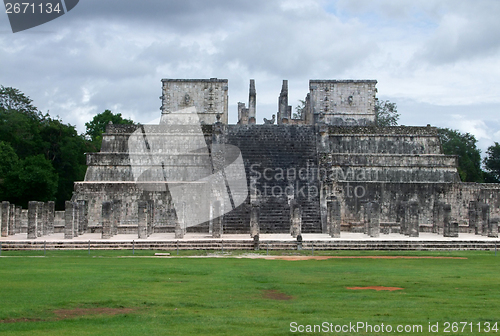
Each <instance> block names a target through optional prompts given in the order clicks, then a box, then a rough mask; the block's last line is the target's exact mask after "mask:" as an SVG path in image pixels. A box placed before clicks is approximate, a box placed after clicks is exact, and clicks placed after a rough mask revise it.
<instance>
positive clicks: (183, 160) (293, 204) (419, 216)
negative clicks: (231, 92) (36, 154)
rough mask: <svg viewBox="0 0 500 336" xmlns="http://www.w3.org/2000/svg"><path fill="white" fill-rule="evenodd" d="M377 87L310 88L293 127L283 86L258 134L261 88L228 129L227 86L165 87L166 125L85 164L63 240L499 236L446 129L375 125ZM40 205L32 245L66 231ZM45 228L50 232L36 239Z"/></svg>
mask: <svg viewBox="0 0 500 336" xmlns="http://www.w3.org/2000/svg"><path fill="white" fill-rule="evenodd" d="M376 84H377V81H375V80H310V82H309V93H307V95H306V97H305V106H304V109H303V111H302V114H301V116H300V118H299V119H296V118H293V117H292V107H291V106H289V103H288V82H287V81H286V80H284V81H283V86H282V90H281V92H280V93H279V96H278V108H277V113H276V114H275V115H273V117H272V119H271V120H268V119H266V118H263V119H264V123H263V124H257V120H258V118H257V90H256V83H255V81H254V80H250V87H249V98H248V103H238V111H237V112H238V123H237V124H236V125H229V124H228V112H229V111H228V81H227V80H226V79H217V78H211V79H163V80H162V96H161V100H162V106H161V115H159V119H158V120H156V121H153V122H151V123H149V124H147V125H140V124H139V125H113V124H110V125H108V127H107V129H106V133H105V134H103V142H102V148H101V152H100V153H89V154H87V165H88V170H87V173H86V176H85V180H84V181H82V182H76V183H75V191H74V195H73V198H72V199H71V200H69V201H68V202H66V211H65V212H64V213H63V215H64V218H62V215H59V217H58V216H57V214H56V218H57V217H58V218H60V219H61V220H60V223H61V222H62V225H61V224H60V225H59V232H62V231H64V238H65V239H72V238H74V237H77V236H79V235H83V234H86V233H94V234H100V238H103V239H108V238H111V237H113V236H115V235H118V234H129V235H130V234H133V235H136V236H135V237H137V238H136V239H146V238H148V237H150V236H151V235H153V234H156V237H158V235H159V234H160V235H170V236H171V237H172V238H173V239H177V240H178V239H183V238H184V235H185V234H188V233H203V234H204V235H205V237H212V238H221V237H223V235H230V234H244V236H245V237H247V238H246V239H247V240H248V239H250V237H251V238H254V239H255V240H257V241H258V239H259V236H262V235H265V234H281V235H283V234H287V235H288V237H289V239H295V238H298V239H299V240H301V239H302V235H303V234H320V235H324V237H326V238H325V239H330V240H332V241H335V238H342V237H343V236H345V235H349V234H352V233H356V234H358V235H362V236H363V237H364V239H366V240H369V239H372V238H379V239H380V238H383V237H384V235H390V234H391V235H392V236H393V237H394V234H397V236H398V237H402V238H404V237H419V235H420V234H422V233H426V234H431V235H433V236H435V237H450V238H452V237H459V235H460V234H469V235H475V236H476V237H480V236H484V239H488V238H496V237H498V218H499V217H500V213H499V211H500V210H499V209H500V197H499V195H500V194H499V190H500V185H498V184H478V183H462V182H460V179H459V175H458V172H457V158H456V157H455V156H447V155H444V154H443V151H442V148H441V144H440V140H439V138H438V133H437V129H436V128H435V127H431V126H430V125H428V126H427V127H408V126H394V127H379V126H377V118H376V114H375V103H376V99H377V98H376V93H377V89H376ZM247 104H248V105H247ZM235 112H236V111H235ZM32 203H33V204H30V206H31V207H32V208H33V209H32V210H31V208H30V210H29V214H28V223H27V228H26V229H25V230H27V232H28V239H30V238H37V237H40V236H41V235H43V232H42V233H40V232H39V231H43V230H46V231H47V232H54V230H55V232H57V231H58V226H57V225H55V229H54V223H53V222H54V219H53V218H54V214H53V212H54V211H53V204H52V205H51V206H52V211H49V210H47V209H49V208H50V207H48V206H47V205H45V207H44V206H43V204H42V205H40V204H38V203H37V202H32ZM3 208H4V209H5V211H4V212H3V213H2V218H4V217H5V218H8V217H9V215H8V211H9V210H8V209H9V205H7V204H5V205H3ZM44 209H45V210H44ZM11 211H12V210H11ZM5 212H7V214H4V213H5ZM43 213H47V214H48V215H46V216H45V217H43V216H42V215H40V214H43ZM37 214H39V215H38V216H37ZM14 218H15V216H14ZM36 218H39V219H38V220H37V219H36ZM40 218H52V223H51V224H50V223H49V224H43V225H41V224H38V228H37V224H36V223H37V222H39V223H40ZM6 221H8V220H6ZM45 222H46V221H45ZM45 222H44V223H45ZM2 223H3V222H2ZM19 225H21V224H19ZM40 226H41V227H43V230H42V229H40ZM45 227H47V229H45ZM7 230H8V229H5V230H4V225H2V234H4V233H5V232H7ZM14 230H15V229H14ZM18 231H19V232H21V231H20V229H19V230H18ZM37 232H38V234H37ZM5 234H7V233H5ZM174 237H175V238H174Z"/></svg>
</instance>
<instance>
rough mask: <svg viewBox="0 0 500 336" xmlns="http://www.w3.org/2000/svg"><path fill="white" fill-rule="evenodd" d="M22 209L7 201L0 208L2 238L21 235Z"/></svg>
mask: <svg viewBox="0 0 500 336" xmlns="http://www.w3.org/2000/svg"><path fill="white" fill-rule="evenodd" d="M21 212H22V208H21V207H20V206H16V205H15V204H11V203H9V202H7V201H4V202H2V204H1V206H0V233H1V236H2V237H8V236H13V235H15V234H17V233H21Z"/></svg>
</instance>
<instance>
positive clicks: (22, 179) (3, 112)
mask: <svg viewBox="0 0 500 336" xmlns="http://www.w3.org/2000/svg"><path fill="white" fill-rule="evenodd" d="M299 107H300V106H299ZM297 110H299V109H297ZM297 112H301V111H297ZM376 114H377V120H378V124H379V126H395V125H397V121H398V118H399V114H398V113H397V106H396V104H394V103H391V102H389V101H380V102H377V106H376ZM110 121H111V122H113V124H134V122H133V121H132V120H130V119H125V118H123V117H122V116H121V114H120V113H116V114H115V113H112V112H111V111H110V110H105V111H104V112H102V113H99V114H97V115H96V116H94V117H93V119H92V120H91V121H89V122H87V123H85V127H86V132H85V133H83V134H78V132H77V130H76V128H75V126H73V125H70V124H65V123H64V122H63V121H62V120H61V119H60V118H59V117H56V118H53V117H51V116H50V115H49V114H48V113H46V114H43V113H42V112H40V111H39V110H38V108H37V107H35V106H34V105H33V101H32V100H31V99H30V98H29V97H28V96H26V95H25V94H24V93H22V92H21V91H19V90H18V89H15V88H12V87H4V86H0V201H1V200H5V201H10V202H11V203H15V204H18V205H22V206H23V207H27V204H28V202H29V201H31V200H37V201H49V200H51V201H55V202H56V208H57V209H60V210H62V209H63V208H64V202H65V201H66V200H69V199H71V197H72V193H73V184H74V182H75V181H83V180H84V178H85V172H86V169H87V166H86V158H85V153H88V152H98V151H99V150H100V148H101V142H102V134H103V133H104V131H105V129H106V125H107V124H108V123H109V122H110ZM439 137H440V139H441V144H442V147H443V152H444V154H447V155H457V156H458V172H459V174H460V178H461V180H462V181H464V182H496V183H498V182H500V145H499V144H498V143H496V142H495V144H494V145H493V146H490V147H489V148H488V150H487V151H486V157H485V158H484V160H483V161H481V152H480V150H479V149H478V148H477V146H476V145H477V140H476V138H475V137H474V136H473V135H472V134H469V133H460V132H459V131H457V130H451V129H447V128H442V129H439ZM481 163H483V166H482V165H481ZM483 167H484V170H483Z"/></svg>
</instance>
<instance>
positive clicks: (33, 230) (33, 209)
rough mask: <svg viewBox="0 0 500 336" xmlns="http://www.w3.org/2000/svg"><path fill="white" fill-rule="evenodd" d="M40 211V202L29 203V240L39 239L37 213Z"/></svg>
mask: <svg viewBox="0 0 500 336" xmlns="http://www.w3.org/2000/svg"><path fill="white" fill-rule="evenodd" d="M37 209H38V202H35V201H30V202H29V203H28V239H36V238H37V232H38V229H37V227H36V226H37V225H36V224H37V220H36V213H37Z"/></svg>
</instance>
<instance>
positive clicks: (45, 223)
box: [42, 203, 49, 236]
mask: <svg viewBox="0 0 500 336" xmlns="http://www.w3.org/2000/svg"><path fill="white" fill-rule="evenodd" d="M48 234H49V205H48V203H42V235H43V236H46V235H48Z"/></svg>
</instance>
